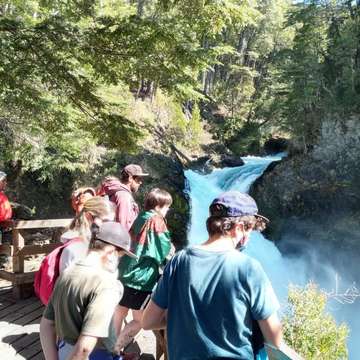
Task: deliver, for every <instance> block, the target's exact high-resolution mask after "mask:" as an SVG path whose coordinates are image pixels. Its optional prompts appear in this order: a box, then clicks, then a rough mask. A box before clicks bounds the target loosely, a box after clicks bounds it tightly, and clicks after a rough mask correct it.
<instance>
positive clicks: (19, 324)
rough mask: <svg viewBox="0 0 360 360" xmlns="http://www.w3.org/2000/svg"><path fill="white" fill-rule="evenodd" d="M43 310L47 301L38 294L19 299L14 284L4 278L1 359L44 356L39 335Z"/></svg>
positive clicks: (0, 285) (0, 297)
mask: <svg viewBox="0 0 360 360" xmlns="http://www.w3.org/2000/svg"><path fill="white" fill-rule="evenodd" d="M43 311H44V307H43V305H42V304H41V303H40V301H39V300H38V299H37V298H35V297H30V298H28V299H25V300H17V301H16V300H15V299H14V298H13V296H12V287H11V284H10V283H8V282H6V281H3V280H1V281H0V354H1V359H4V360H20V359H29V360H30V359H32V360H40V359H44V356H43V354H42V351H41V344H40V339H39V324H40V319H41V316H42V313H43Z"/></svg>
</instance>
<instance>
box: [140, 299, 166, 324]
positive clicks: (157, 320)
mask: <svg viewBox="0 0 360 360" xmlns="http://www.w3.org/2000/svg"><path fill="white" fill-rule="evenodd" d="M166 314H167V310H166V309H162V308H161V307H160V306H157V305H156V304H155V303H154V302H153V301H152V300H150V302H149V304H148V305H147V307H146V308H145V310H144V314H143V317H142V322H141V326H142V328H143V329H145V330H156V329H164V328H165V327H166Z"/></svg>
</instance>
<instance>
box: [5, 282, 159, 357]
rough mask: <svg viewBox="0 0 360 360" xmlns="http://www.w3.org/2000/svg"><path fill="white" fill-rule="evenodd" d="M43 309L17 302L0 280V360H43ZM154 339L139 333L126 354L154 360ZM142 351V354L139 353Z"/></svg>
mask: <svg viewBox="0 0 360 360" xmlns="http://www.w3.org/2000/svg"><path fill="white" fill-rule="evenodd" d="M43 311H44V306H43V305H42V304H41V303H40V301H39V300H38V299H37V298H36V297H34V296H33V297H30V298H28V299H25V300H16V299H15V298H14V297H13V291H12V285H11V283H10V282H8V281H5V280H0V360H23V359H26V360H45V358H44V355H43V353H42V350H41V344H40V339H39V324H40V319H41V316H42V313H43ZM155 343H156V342H155V336H154V334H153V333H152V332H151V331H144V330H142V331H141V332H140V333H139V334H138V336H137V337H136V342H135V343H133V344H132V345H131V346H130V347H129V350H128V351H130V352H141V354H142V356H141V359H142V360H146V359H148V360H154V359H155V357H154V355H155V348H156V345H155ZM140 349H141V350H140Z"/></svg>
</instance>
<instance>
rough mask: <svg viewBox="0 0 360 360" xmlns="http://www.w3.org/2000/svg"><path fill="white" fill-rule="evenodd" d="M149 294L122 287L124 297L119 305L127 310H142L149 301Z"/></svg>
mask: <svg viewBox="0 0 360 360" xmlns="http://www.w3.org/2000/svg"><path fill="white" fill-rule="evenodd" d="M151 294H152V293H151V292H149V291H140V290H136V289H132V288H129V287H127V286H124V295H123V297H122V298H121V300H120V302H119V305H121V306H125V307H127V308H128V309H133V310H142V309H144V308H145V306H146V305H147V303H148V302H149V301H150V298H151Z"/></svg>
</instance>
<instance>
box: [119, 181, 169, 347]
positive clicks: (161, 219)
mask: <svg viewBox="0 0 360 360" xmlns="http://www.w3.org/2000/svg"><path fill="white" fill-rule="evenodd" d="M171 204H172V197H171V195H170V194H169V193H168V192H167V191H165V190H162V189H158V188H155V189H152V190H151V191H150V192H149V193H148V194H147V195H146V197H145V204H144V209H145V210H144V211H142V212H141V213H140V214H139V215H138V217H137V218H136V220H135V222H134V224H133V225H132V227H131V229H130V236H131V251H132V252H133V253H135V254H136V255H137V257H138V260H136V259H133V258H130V257H129V256H124V257H123V258H122V260H121V262H120V264H119V278H120V281H121V282H122V284H123V285H124V295H123V297H122V299H121V301H120V303H119V306H118V308H117V310H116V313H115V324H116V327H117V331H118V333H120V334H119V337H118V340H117V345H116V349H117V351H118V352H120V350H121V349H122V348H123V347H124V346H126V345H127V344H129V343H130V342H131V341H132V339H133V338H134V336H135V335H136V334H137V333H138V332H139V331H140V329H141V317H142V313H143V309H144V307H145V305H146V304H147V302H148V301H149V299H150V296H151V293H152V290H153V288H154V287H155V285H156V283H157V280H158V278H159V276H160V275H159V268H160V266H161V265H162V264H164V262H165V260H166V257H167V255H168V254H169V253H170V250H171V242H170V233H169V231H168V229H167V226H166V222H165V216H166V214H167V212H168V210H169V207H170V205H171ZM129 309H132V314H133V320H132V321H131V322H129V323H128V324H126V326H125V327H124V329H123V330H122V331H121V326H122V322H123V320H124V319H125V317H126V315H127V313H128V311H129Z"/></svg>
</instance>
